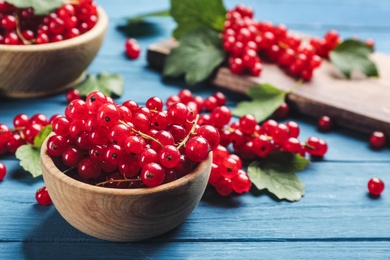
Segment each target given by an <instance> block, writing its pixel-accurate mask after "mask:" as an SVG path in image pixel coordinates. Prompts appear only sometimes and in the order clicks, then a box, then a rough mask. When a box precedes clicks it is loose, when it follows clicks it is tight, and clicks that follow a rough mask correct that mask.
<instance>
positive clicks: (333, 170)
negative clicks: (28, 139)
mask: <svg viewBox="0 0 390 260" xmlns="http://www.w3.org/2000/svg"><path fill="white" fill-rule="evenodd" d="M97 2H98V3H99V4H100V5H101V6H102V7H103V8H104V9H105V10H106V12H107V13H108V15H109V17H110V26H109V30H108V32H107V37H106V39H105V42H104V44H103V47H102V49H101V50H100V52H99V54H98V56H97V57H96V59H95V60H94V62H93V63H92V64H91V66H90V67H89V69H88V70H89V72H91V73H97V72H100V71H107V72H112V73H120V74H121V75H122V76H123V77H124V79H125V93H124V95H123V96H122V97H121V98H120V99H119V100H117V101H118V102H121V101H123V100H126V99H134V100H135V101H137V102H139V103H141V104H142V103H144V102H145V101H146V99H147V98H149V97H150V96H152V95H156V94H158V96H160V97H161V98H163V99H166V98H167V97H168V96H170V95H172V94H176V93H177V92H178V91H179V89H180V87H183V86H184V83H183V82H182V81H162V80H161V75H160V74H159V73H158V72H155V71H153V70H151V69H149V68H148V66H147V62H146V59H145V55H146V49H147V46H148V45H149V44H151V43H154V42H157V41H161V40H163V39H166V38H167V37H169V36H170V32H171V31H172V29H174V27H175V24H174V22H173V21H172V20H171V19H170V18H150V19H149V20H150V21H151V22H153V28H154V30H155V31H154V33H153V34H151V35H148V36H143V37H139V38H138V40H139V42H140V44H141V45H142V48H143V52H142V55H141V57H140V58H139V59H138V60H135V61H130V60H127V59H126V58H125V56H124V41H125V39H126V38H125V36H124V35H122V34H121V33H119V32H118V31H117V30H116V26H117V25H119V24H121V23H122V22H123V21H124V17H126V16H132V15H137V14H140V13H145V12H150V11H157V10H163V9H167V8H168V6H169V2H168V1H153V0H143V1H137V2H135V1H126V0H111V1H110V0H98V1H97ZM244 2H245V4H247V5H250V6H252V7H253V8H254V9H255V10H256V18H257V19H259V20H270V21H273V22H275V23H285V24H286V25H287V26H288V27H289V28H290V29H292V30H296V31H301V32H304V33H308V34H312V35H317V36H321V35H323V34H325V32H326V31H327V30H329V29H332V28H334V29H337V30H338V31H339V32H340V33H341V35H342V36H343V37H349V36H352V35H358V36H360V37H361V38H363V39H364V38H368V37H371V38H373V39H375V41H376V43H377V50H378V51H381V52H384V53H388V54H390V2H389V1H387V0H377V1H371V0H338V1H336V0H316V1H309V0H274V1H265V0H262V1H256V0H246V1H244ZM225 3H226V6H227V7H228V8H232V7H234V6H235V5H236V4H237V3H238V1H233V0H229V1H225ZM0 58H1V57H0ZM0 76H1V75H0ZM194 91H195V92H196V93H197V94H199V95H202V96H207V95H209V94H210V93H212V92H213V91H215V88H212V87H211V86H207V85H202V86H200V87H198V88H197V89H195V90H194ZM389 91H390V90H389ZM226 94H227V95H228V96H229V98H230V102H229V104H230V105H231V106H234V104H235V102H237V101H238V100H239V99H238V98H237V97H236V96H235V95H233V94H231V93H226ZM389 102H390V101H389ZM65 105H66V102H65V94H64V93H60V94H58V95H54V96H51V97H46V98H38V99H29V100H11V99H1V103H0V122H1V123H5V124H8V125H11V124H12V119H13V117H14V116H15V115H16V114H18V113H21V112H23V113H27V114H28V115H33V114H34V113H38V112H39V113H44V114H46V115H47V116H51V115H53V114H56V113H61V114H62V113H63V111H64V108H65ZM362 105H364V104H362ZM289 120H295V121H297V122H298V123H299V124H300V126H301V131H302V133H301V139H302V140H304V139H305V138H307V137H308V136H313V135H315V136H319V137H321V138H324V139H326V141H327V142H328V144H329V147H330V148H329V152H328V154H327V155H326V157H325V158H324V160H322V161H317V162H313V163H312V164H311V165H310V166H309V167H308V168H307V170H305V171H304V172H302V173H299V177H300V178H301V179H302V180H303V181H304V182H305V184H306V194H305V196H304V197H303V198H302V200H301V201H300V202H296V203H289V202H286V201H281V202H280V201H275V200H274V199H272V198H270V197H269V196H267V195H266V194H251V193H249V194H245V195H242V196H230V197H227V198H221V197H219V196H218V195H217V194H216V193H215V191H213V190H212V189H207V190H206V193H205V195H204V196H203V198H202V200H201V202H200V204H199V206H198V207H197V208H196V209H195V211H194V212H193V213H192V214H191V215H190V216H189V218H188V219H187V220H186V221H185V222H184V223H183V224H182V225H180V226H179V227H178V228H176V229H175V230H173V231H171V232H169V233H167V234H165V235H162V236H160V237H157V238H155V239H151V240H148V241H143V242H138V243H112V242H105V241H102V240H99V239H95V238H92V237H89V236H87V235H85V234H83V233H81V232H79V231H77V230H76V229H74V228H73V227H71V226H70V225H69V224H68V223H67V222H66V221H65V220H64V219H63V218H62V217H61V216H60V215H59V214H58V212H57V211H56V209H55V208H54V207H53V206H49V207H43V206H39V205H37V204H36V202H35V197H34V196H35V191H36V190H37V189H38V188H39V187H41V186H43V185H44V183H43V180H42V178H36V179H33V178H32V177H30V176H29V175H28V174H27V173H25V172H24V171H23V170H22V169H21V168H20V166H19V165H18V161H17V160H16V159H15V158H14V157H12V156H3V157H0V160H1V161H2V162H3V163H5V164H6V166H7V168H8V174H7V176H6V178H5V179H4V181H2V182H1V183H0V259H60V258H65V259H75V258H92V259H94V258H102V259H109V258H125V259H143V258H147V259H161V258H165V259H173V258H178V259H194V258H195V259H199V258H201V259H205V258H210V259H260V258H262V259H289V258H292V259H298V258H300V259H323V258H336V259H389V258H390V188H389V187H387V188H386V189H385V191H384V192H383V194H382V196H380V197H379V198H377V199H373V198H371V197H370V196H368V193H367V188H366V185H367V181H368V180H369V179H370V178H371V177H374V176H377V177H380V178H382V179H383V180H384V182H385V183H386V184H388V185H390V149H389V148H386V149H384V150H381V151H373V150H371V149H370V148H369V147H368V141H367V139H368V136H365V135H361V134H357V133H353V132H350V131H347V130H344V129H336V130H335V131H332V132H330V133H320V132H318V131H317V130H316V127H315V123H316V122H315V121H314V120H312V119H307V118H304V117H302V116H292V117H290V118H289Z"/></svg>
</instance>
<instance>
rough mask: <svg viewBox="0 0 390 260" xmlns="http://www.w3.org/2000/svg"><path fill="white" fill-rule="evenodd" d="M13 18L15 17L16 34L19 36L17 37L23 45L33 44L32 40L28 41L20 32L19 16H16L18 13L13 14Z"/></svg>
mask: <svg viewBox="0 0 390 260" xmlns="http://www.w3.org/2000/svg"><path fill="white" fill-rule="evenodd" d="M15 19H16V34H17V35H18V36H19V38H20V39H21V40H22V42H23V43H24V44H25V45H31V44H33V42H32V41H28V40H27V39H26V38H24V37H23V34H22V32H21V31H20V26H19V16H18V15H15Z"/></svg>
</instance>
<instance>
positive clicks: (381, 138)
mask: <svg viewBox="0 0 390 260" xmlns="http://www.w3.org/2000/svg"><path fill="white" fill-rule="evenodd" d="M385 144H386V136H385V134H384V133H383V132H380V131H375V132H373V133H372V134H371V137H370V145H371V147H372V148H374V149H380V148H382V147H384V146H385Z"/></svg>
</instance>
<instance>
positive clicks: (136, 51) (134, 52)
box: [125, 38, 141, 59]
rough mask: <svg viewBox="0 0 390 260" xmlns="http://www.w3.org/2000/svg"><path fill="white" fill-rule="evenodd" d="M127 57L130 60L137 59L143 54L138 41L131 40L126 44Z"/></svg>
mask: <svg viewBox="0 0 390 260" xmlns="http://www.w3.org/2000/svg"><path fill="white" fill-rule="evenodd" d="M125 50H126V55H127V57H129V58H130V59H137V58H138V57H139V55H140V53H141V47H140V46H139V44H138V42H137V40H136V39H134V38H131V39H128V40H126V42H125Z"/></svg>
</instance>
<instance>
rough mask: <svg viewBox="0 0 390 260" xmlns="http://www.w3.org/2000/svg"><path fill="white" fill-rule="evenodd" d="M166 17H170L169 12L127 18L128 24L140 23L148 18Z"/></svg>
mask: <svg viewBox="0 0 390 260" xmlns="http://www.w3.org/2000/svg"><path fill="white" fill-rule="evenodd" d="M165 16H170V13H169V10H163V11H157V12H151V13H145V14H140V15H137V16H133V17H129V18H127V24H134V23H139V22H142V21H143V20H144V19H145V18H148V17H165Z"/></svg>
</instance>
